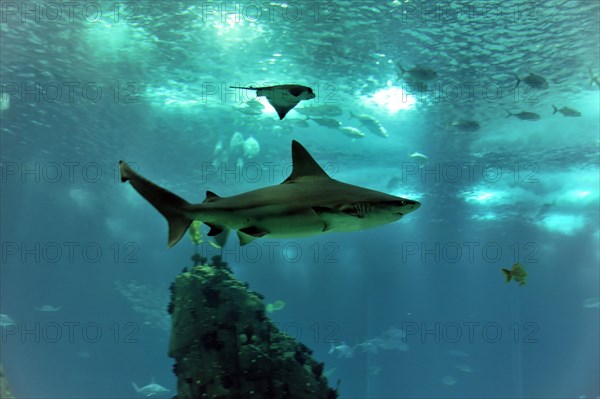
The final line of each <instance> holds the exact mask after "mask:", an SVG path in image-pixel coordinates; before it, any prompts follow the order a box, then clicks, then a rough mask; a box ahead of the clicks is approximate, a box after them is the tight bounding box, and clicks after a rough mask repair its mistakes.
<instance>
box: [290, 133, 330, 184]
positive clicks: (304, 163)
mask: <svg viewBox="0 0 600 399" xmlns="http://www.w3.org/2000/svg"><path fill="white" fill-rule="evenodd" d="M302 177H310V178H317V179H331V177H329V175H327V173H325V171H324V170H323V168H321V167H320V166H319V164H318V163H317V161H315V159H314V158H313V157H312V155H310V154H309V153H308V151H306V148H304V147H303V146H302V144H300V143H299V142H297V141H296V140H292V174H291V175H290V176H289V177H288V178H287V179H285V180H284V181H283V183H281V184H286V183H294V182H295V181H296V180H297V179H299V178H302Z"/></svg>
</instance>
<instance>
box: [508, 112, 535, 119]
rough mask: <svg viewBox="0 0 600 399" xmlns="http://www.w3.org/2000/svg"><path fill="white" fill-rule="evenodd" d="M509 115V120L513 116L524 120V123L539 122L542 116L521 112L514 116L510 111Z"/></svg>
mask: <svg viewBox="0 0 600 399" xmlns="http://www.w3.org/2000/svg"><path fill="white" fill-rule="evenodd" d="M506 112H507V113H508V115H506V117H507V118H510V117H511V116H516V117H517V118H519V119H521V120H523V121H537V120H539V119H540V116H539V115H538V114H536V113H535V112H525V111H523V112H519V113H518V114H513V113H511V112H510V111H506Z"/></svg>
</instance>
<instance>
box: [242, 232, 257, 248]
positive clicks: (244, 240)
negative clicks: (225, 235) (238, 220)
mask: <svg viewBox="0 0 600 399" xmlns="http://www.w3.org/2000/svg"><path fill="white" fill-rule="evenodd" d="M237 235H238V239H239V240H240V246H241V247H243V246H244V245H246V244H248V243H251V242H252V241H254V240H256V239H257V238H258V237H253V236H251V235H248V234H244V233H242V232H241V231H239V230H238V232H237Z"/></svg>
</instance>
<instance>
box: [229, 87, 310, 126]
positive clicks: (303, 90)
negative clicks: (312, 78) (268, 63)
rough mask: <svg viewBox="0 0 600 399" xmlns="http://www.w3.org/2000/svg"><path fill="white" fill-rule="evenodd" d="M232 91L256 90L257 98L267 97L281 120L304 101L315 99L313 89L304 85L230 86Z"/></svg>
mask: <svg viewBox="0 0 600 399" xmlns="http://www.w3.org/2000/svg"><path fill="white" fill-rule="evenodd" d="M229 87H230V88H231V89H243V90H255V91H256V96H257V97H263V96H264V97H266V98H267V100H268V101H269V104H271V106H272V107H273V108H275V111H277V115H279V120H282V119H283V118H285V116H286V115H287V113H288V112H290V110H291V109H292V108H294V107H295V106H296V105H298V103H299V102H300V101H302V100H312V99H313V98H315V93H314V91H313V89H311V88H310V87H308V86H302V85H296V84H291V85H278V86H267V87H240V86H229Z"/></svg>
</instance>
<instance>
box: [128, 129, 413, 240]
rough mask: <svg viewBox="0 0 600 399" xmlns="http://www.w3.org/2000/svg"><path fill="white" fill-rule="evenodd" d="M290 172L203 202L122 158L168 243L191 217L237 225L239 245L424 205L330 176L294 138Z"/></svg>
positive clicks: (369, 220)
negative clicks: (163, 225) (277, 180)
mask: <svg viewBox="0 0 600 399" xmlns="http://www.w3.org/2000/svg"><path fill="white" fill-rule="evenodd" d="M292 161H293V169H292V173H291V175H290V176H289V177H288V178H287V179H285V181H283V183H281V184H278V185H276V186H270V187H265V188H260V189H258V190H254V191H249V192H246V193H243V194H239V195H234V196H232V197H219V196H218V195H216V194H214V193H212V192H210V191H207V192H206V199H205V200H204V202H202V203H201V204H190V203H189V202H187V201H185V200H184V199H182V198H181V197H179V196H177V195H175V194H173V193H171V192H169V191H167V190H165V189H164V188H162V187H159V186H158V185H156V184H154V183H152V182H151V181H149V180H147V179H146V178H144V177H143V176H141V175H139V174H137V173H136V172H134V171H133V170H132V169H131V168H130V167H129V166H128V165H127V164H126V163H125V162H123V161H120V162H119V167H120V171H121V181H123V182H126V181H129V182H130V183H131V185H132V186H133V188H135V189H136V190H137V192H138V193H140V195H141V196H142V197H144V198H145V199H146V200H147V201H148V202H150V203H151V204H152V205H153V206H154V207H155V208H156V209H157V210H158V211H159V212H160V213H162V215H163V216H164V217H165V218H166V219H167V222H168V223H169V241H168V246H169V247H171V246H173V245H175V244H176V243H177V242H178V241H179V240H180V239H181V237H183V235H184V234H185V232H186V230H187V229H188V227H189V226H190V224H191V222H192V221H193V220H200V221H202V222H204V223H206V224H207V225H208V226H210V228H211V229H210V231H209V233H208V235H209V236H214V235H220V236H221V237H223V236H224V235H225V234H226V232H227V231H228V230H237V234H238V237H239V240H240V245H245V244H247V243H249V242H251V241H252V240H254V239H256V238H259V237H281V238H285V237H289V238H292V237H307V236H312V235H316V234H321V233H327V232H348V231H357V230H364V229H368V228H371V227H376V226H380V225H383V224H387V223H391V222H394V221H396V220H398V219H400V218H401V217H402V216H404V215H406V214H407V213H409V212H412V211H414V210H416V209H417V208H419V206H420V205H421V204H419V203H418V202H417V201H413V200H410V199H406V198H401V197H396V196H393V195H389V194H385V193H382V192H379V191H375V190H369V189H367V188H363V187H358V186H353V185H350V184H346V183H342V182H340V181H338V180H335V179H332V178H331V177H329V176H328V175H327V173H325V171H324V170H323V169H322V168H321V167H320V166H319V165H318V164H317V162H316V161H315V160H314V159H313V157H312V156H311V155H310V154H309V153H308V151H307V150H306V149H305V148H304V147H303V146H302V145H301V144H300V143H299V142H297V141H295V140H294V141H292Z"/></svg>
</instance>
